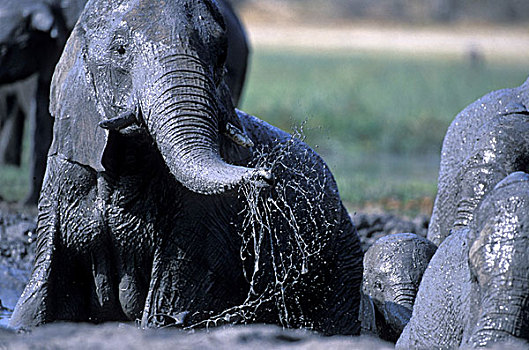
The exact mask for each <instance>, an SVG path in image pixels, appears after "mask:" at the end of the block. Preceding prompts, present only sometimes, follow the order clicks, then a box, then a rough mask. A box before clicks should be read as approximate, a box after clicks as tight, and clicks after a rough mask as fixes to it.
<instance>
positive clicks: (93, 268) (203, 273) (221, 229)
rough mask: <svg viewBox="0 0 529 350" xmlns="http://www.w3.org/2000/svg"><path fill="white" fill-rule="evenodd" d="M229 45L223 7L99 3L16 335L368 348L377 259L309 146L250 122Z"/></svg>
mask: <svg viewBox="0 0 529 350" xmlns="http://www.w3.org/2000/svg"><path fill="white" fill-rule="evenodd" d="M152 18H157V21H156V22H152V21H150V19H152ZM146 23H148V24H146ZM225 35H226V32H225V26H224V21H223V19H222V15H221V14H220V12H219V9H218V8H217V5H216V3H215V2H211V1H207V0H175V1H173V2H170V3H169V2H163V3H162V2H152V1H150V0H139V1H124V0H122V1H118V0H114V1H104V0H94V1H90V2H89V3H88V5H87V8H86V9H85V11H84V12H83V15H82V16H81V18H80V20H79V22H78V24H77V25H76V27H75V28H74V30H73V34H72V36H71V37H70V39H69V41H68V44H67V45H66V48H65V51H64V54H63V56H62V58H61V60H60V62H59V64H58V65H57V69H56V72H55V74H54V80H53V86H52V95H51V108H50V109H51V111H52V114H53V115H54V116H55V118H56V121H55V125H54V141H53V144H52V147H51V148H50V153H49V161H48V167H47V172H46V176H45V180H44V186H43V191H42V195H41V198H40V201H39V219H38V242H37V255H36V263H35V267H34V269H33V273H32V278H31V280H30V282H29V284H28V286H27V287H26V289H25V291H24V293H23V295H22V297H21V299H20V301H19V303H18V304H17V307H16V309H15V312H14V314H13V317H12V319H11V324H12V325H13V326H15V327H28V326H36V325H40V324H43V323H46V322H51V321H55V320H72V321H91V322H104V321H112V320H136V319H139V320H141V324H142V326H143V327H157V326H168V325H177V326H181V327H182V326H183V327H195V326H196V327H199V326H212V325H215V324H222V323H223V322H230V323H233V322H240V323H247V322H267V323H278V324H281V325H283V326H285V327H307V328H311V329H314V330H317V331H320V332H323V333H325V334H357V333H358V331H359V325H358V322H357V320H358V304H359V288H360V283H361V278H362V252H361V249H360V242H359V239H358V236H357V234H356V231H355V229H354V226H353V225H352V222H351V220H350V218H349V216H348V215H347V212H346V211H345V209H344V208H343V206H342V203H341V201H340V198H339V195H338V190H337V187H336V183H335V181H334V179H333V177H332V175H331V173H330V171H329V169H328V168H327V166H326V165H325V163H324V162H323V161H322V160H321V158H320V157H319V156H317V155H316V153H314V151H312V150H311V149H310V148H309V147H308V146H307V145H305V144H304V143H302V142H301V141H299V140H297V139H294V138H292V137H291V136H290V135H288V134H286V133H284V132H282V131H280V130H278V129H276V128H274V127H272V126H270V125H268V124H266V123H264V122H262V121H260V120H258V119H257V118H255V117H252V116H249V115H247V114H245V113H243V112H240V111H236V110H235V109H234V107H233V105H232V101H231V96H230V94H229V91H228V87H227V86H226V84H225V82H224V80H223V73H224V63H225V62H224V59H225V52H226V51H225V49H226V46H225V45H226V37H225ZM103 128H107V129H109V130H105V129H103Z"/></svg>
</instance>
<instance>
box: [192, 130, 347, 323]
mask: <svg viewBox="0 0 529 350" xmlns="http://www.w3.org/2000/svg"><path fill="white" fill-rule="evenodd" d="M302 139H303V130H302V126H301V128H300V129H299V130H298V131H297V132H296V133H295V134H294V135H293V136H292V137H291V138H290V139H288V140H285V141H283V142H281V143H277V144H276V145H275V146H274V147H272V148H271V147H266V146H264V147H260V148H258V149H256V150H254V161H253V162H252V164H251V166H252V167H256V168H265V169H270V170H271V171H272V173H273V174H274V178H275V179H276V180H275V184H274V185H273V186H271V187H268V188H263V187H258V186H253V185H252V184H246V185H245V186H243V187H242V188H241V190H240V194H239V199H240V200H241V201H243V202H244V203H245V205H244V209H243V211H242V212H241V213H239V215H241V216H243V217H244V220H243V224H242V227H236V231H237V232H239V235H240V238H241V246H240V258H241V260H242V261H243V266H244V271H243V273H244V276H245V278H246V280H247V281H248V283H249V286H250V287H249V290H248V294H247V297H246V300H245V301H244V302H243V303H242V304H241V305H238V306H235V307H232V308H229V309H227V310H224V311H223V312H221V313H219V314H217V315H214V316H211V317H209V318H208V319H207V320H205V321H201V322H198V323H196V324H194V325H192V326H191V327H190V328H195V327H203V326H206V327H209V326H216V325H219V324H223V323H250V322H255V321H260V322H263V321H265V322H267V321H268V322H271V320H270V319H264V320H263V316H262V315H263V313H265V314H266V313H268V314H275V316H273V317H274V318H275V320H276V321H278V322H279V324H280V325H282V326H283V327H288V328H291V327H304V328H309V329H310V328H313V322H312V321H311V320H310V318H308V317H306V315H305V310H306V307H305V308H304V307H303V306H302V304H303V302H305V303H306V300H302V299H305V298H306V293H309V294H310V293H313V294H312V295H315V294H317V293H319V292H321V290H323V288H324V283H322V276H321V273H319V270H320V269H321V266H320V265H321V264H322V260H324V259H325V257H324V251H325V249H326V245H327V244H328V243H329V239H330V236H331V234H332V233H333V232H335V227H336V226H337V222H336V219H333V218H335V217H338V216H337V215H336V212H333V213H332V215H330V214H329V201H332V200H333V199H332V198H329V195H330V194H332V195H333V197H334V192H333V191H334V188H335V187H334V185H333V184H334V180H333V179H332V178H330V179H329V177H330V176H329V175H328V174H330V173H329V171H328V169H326V165H325V164H324V163H323V162H322V161H321V160H319V158H317V157H316V156H315V154H314V153H313V152H312V151H311V150H310V149H307V148H306V147H300V146H301V145H302V143H301V142H300V141H301V140H302ZM300 151H301V152H300ZM331 203H334V202H331ZM337 208H339V207H337ZM335 210H338V209H335ZM304 293H305V294H304ZM272 322H273V321H272Z"/></svg>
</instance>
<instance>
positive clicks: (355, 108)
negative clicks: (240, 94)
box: [242, 50, 529, 204]
mask: <svg viewBox="0 0 529 350" xmlns="http://www.w3.org/2000/svg"><path fill="white" fill-rule="evenodd" d="M528 73H529V64H528V65H523V66H522V65H512V64H511V65H508V64H493V63H485V64H483V65H481V66H478V67H471V66H470V63H469V62H468V61H466V60H456V59H452V60H447V59H444V60H443V59H436V58H431V59H427V58H421V57H417V58H410V57H391V56H390V55H369V54H345V53H303V52H276V51H273V50H268V51H266V50H264V51H256V52H254V56H253V62H252V67H251V71H250V74H249V79H248V85H247V89H246V92H245V98H244V103H243V106H242V109H244V110H245V111H246V112H249V113H252V114H255V115H257V116H259V117H261V118H262V119H264V120H266V121H268V122H270V123H271V124H274V125H276V126H278V127H280V128H282V129H284V130H287V131H292V130H293V128H295V127H297V126H299V125H301V124H303V123H304V134H305V136H306V141H307V142H308V143H309V144H310V145H311V146H313V147H317V150H318V152H319V153H320V154H322V155H323V157H324V159H325V160H326V161H327V162H328V163H329V165H330V167H331V169H333V172H334V174H335V176H336V178H337V181H338V184H339V187H340V192H341V195H342V198H343V199H344V200H345V201H347V202H350V203H353V204H362V203H365V202H370V201H383V200H385V199H387V198H393V199H396V200H399V201H403V202H407V201H410V200H417V199H420V198H423V197H434V196H435V191H436V182H437V173H438V164H439V153H440V149H441V144H442V140H443V137H444V134H445V132H446V129H447V127H448V125H449V124H450V122H451V121H452V120H453V118H454V117H455V115H456V114H457V113H458V112H459V111H460V110H461V109H463V108H464V107H465V106H466V105H468V104H469V103H471V102H472V101H474V100H476V99H477V98H478V97H480V96H482V95H484V94H485V93H487V92H489V91H492V90H496V89H501V88H506V87H514V86H518V85H520V84H521V83H523V81H524V80H525V79H526V77H527V75H528Z"/></svg>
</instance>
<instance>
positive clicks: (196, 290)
mask: <svg viewBox="0 0 529 350" xmlns="http://www.w3.org/2000/svg"><path fill="white" fill-rule="evenodd" d="M196 270H197V268H196V267H195V266H194V264H192V262H191V261H190V260H189V259H188V257H186V254H185V253H184V252H183V251H182V250H180V249H175V250H174V251H173V254H167V253H166V252H165V249H163V247H160V248H159V249H158V250H157V251H156V252H155V255H154V262H153V266H152V274H151V282H150V285H149V291H148V294H147V300H146V302H145V307H144V310H143V317H142V322H141V325H142V327H149V328H150V327H166V326H179V327H184V326H188V325H189V317H191V316H193V315H194V314H195V313H198V312H200V311H201V310H198V309H196V307H197V306H198V305H201V306H203V305H204V304H203V302H204V301H203V300H201V297H200V296H201V293H202V292H203V290H204V288H208V286H207V285H206V284H207V280H208V278H207V276H205V275H201V274H200V273H199V272H198V271H196Z"/></svg>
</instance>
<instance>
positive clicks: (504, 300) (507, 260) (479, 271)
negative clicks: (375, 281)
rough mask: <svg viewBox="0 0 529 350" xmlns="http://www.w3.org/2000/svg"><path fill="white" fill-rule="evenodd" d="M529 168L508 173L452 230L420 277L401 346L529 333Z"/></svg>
mask: <svg viewBox="0 0 529 350" xmlns="http://www.w3.org/2000/svg"><path fill="white" fill-rule="evenodd" d="M527 213H529V175H528V174H526V173H523V172H515V173H512V174H510V175H508V176H507V177H506V178H505V179H503V180H502V181H500V182H499V183H498V184H496V186H495V187H494V188H493V189H491V190H490V191H489V192H488V193H487V194H485V195H484V196H483V199H482V201H481V202H480V204H479V205H478V206H477V208H476V210H475V212H474V219H473V220H472V221H471V222H470V224H469V226H467V227H463V228H460V229H457V230H454V231H453V232H452V234H451V235H450V236H448V237H447V238H446V239H445V240H444V241H443V243H441V245H440V246H439V248H438V249H437V252H436V253H435V255H434V256H433V258H432V260H431V261H430V264H429V266H428V268H427V269H426V271H425V273H424V276H423V278H422V281H421V284H420V287H419V291H418V293H417V298H416V302H415V305H414V307H413V314H412V317H411V319H410V321H409V323H408V324H407V325H406V327H405V328H404V331H403V333H402V335H401V336H400V338H399V340H398V342H397V346H396V347H397V349H410V348H411V349H428V348H438V349H452V348H458V347H463V348H470V347H486V346H493V345H497V346H498V345H499V344H505V343H509V344H511V345H513V344H516V345H520V344H523V343H524V340H527V339H529V303H528V301H529V292H528V290H529V289H528V286H527V285H526V283H527V281H529V254H528V251H529V231H528V228H529V216H528V215H527Z"/></svg>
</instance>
